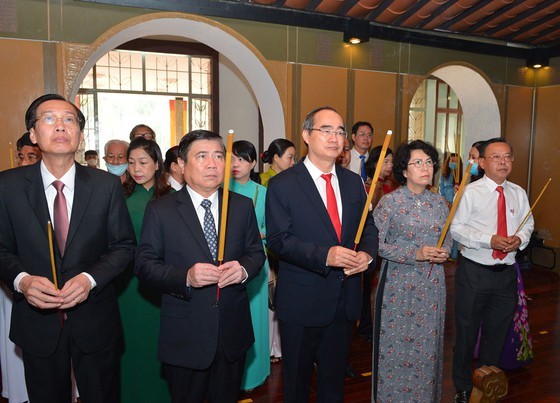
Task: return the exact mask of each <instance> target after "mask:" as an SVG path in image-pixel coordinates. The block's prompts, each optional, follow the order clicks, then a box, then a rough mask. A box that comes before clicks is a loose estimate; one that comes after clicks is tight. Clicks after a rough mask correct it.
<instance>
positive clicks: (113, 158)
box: [105, 154, 126, 164]
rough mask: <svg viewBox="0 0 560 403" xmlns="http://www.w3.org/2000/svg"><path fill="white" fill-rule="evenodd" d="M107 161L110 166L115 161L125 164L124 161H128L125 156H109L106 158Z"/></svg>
mask: <svg viewBox="0 0 560 403" xmlns="http://www.w3.org/2000/svg"><path fill="white" fill-rule="evenodd" d="M105 161H107V162H108V163H110V164H111V163H113V162H115V161H123V162H124V161H126V155H124V154H118V155H115V154H108V155H106V156H105Z"/></svg>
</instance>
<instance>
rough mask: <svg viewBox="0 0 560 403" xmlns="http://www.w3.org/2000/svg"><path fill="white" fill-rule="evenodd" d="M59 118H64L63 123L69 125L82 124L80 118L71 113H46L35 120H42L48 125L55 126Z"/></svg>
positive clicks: (41, 121)
mask: <svg viewBox="0 0 560 403" xmlns="http://www.w3.org/2000/svg"><path fill="white" fill-rule="evenodd" d="M59 119H60V120H62V123H63V124H64V125H67V126H76V125H78V124H80V119H78V117H77V116H76V115H72V114H71V113H69V114H67V115H64V116H56V115H52V114H44V115H41V116H39V117H38V118H37V119H35V122H40V123H42V124H44V125H48V126H54V125H55V124H56V122H57V121H58V120H59Z"/></svg>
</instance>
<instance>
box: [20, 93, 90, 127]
mask: <svg viewBox="0 0 560 403" xmlns="http://www.w3.org/2000/svg"><path fill="white" fill-rule="evenodd" d="M47 101H64V102H67V103H68V104H70V105H72V107H73V108H74V111H75V112H76V116H77V117H78V122H79V124H80V131H83V130H84V127H85V125H86V118H85V116H84V114H83V113H82V111H81V110H80V109H79V108H78V107H77V106H76V105H74V104H73V103H72V102H69V101H68V100H66V98H64V97H63V96H62V95H58V94H46V95H42V96H40V97H39V98H37V99H36V100H35V101H33V102H31V105H29V108H27V111H26V112H25V128H26V129H27V130H28V131H29V129H31V128H32V127H35V123H36V122H37V108H39V105H41V104H42V103H44V102H47Z"/></svg>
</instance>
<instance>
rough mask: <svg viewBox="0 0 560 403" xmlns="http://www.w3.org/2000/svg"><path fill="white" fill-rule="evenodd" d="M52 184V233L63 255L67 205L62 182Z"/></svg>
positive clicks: (66, 229) (66, 232) (66, 234)
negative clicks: (53, 196)
mask: <svg viewBox="0 0 560 403" xmlns="http://www.w3.org/2000/svg"><path fill="white" fill-rule="evenodd" d="M52 185H53V186H54V188H55V189H56V197H55V198H54V235H55V237H56V242H57V244H58V250H59V251H60V254H61V255H62V256H64V248H65V247H66V238H67V237H68V207H67V206H66V197H65V196H64V193H63V192H62V189H63V188H64V183H62V182H61V181H54V182H53V183H52Z"/></svg>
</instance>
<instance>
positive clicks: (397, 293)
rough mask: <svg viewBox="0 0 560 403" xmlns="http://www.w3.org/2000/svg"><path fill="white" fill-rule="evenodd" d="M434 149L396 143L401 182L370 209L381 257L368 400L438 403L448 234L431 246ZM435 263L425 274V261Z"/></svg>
mask: <svg viewBox="0 0 560 403" xmlns="http://www.w3.org/2000/svg"><path fill="white" fill-rule="evenodd" d="M438 162H439V158H438V152H437V150H436V149H435V148H434V147H433V146H431V145H430V144H427V143H425V142H423V141H420V140H415V141H413V142H411V143H409V144H404V145H402V146H400V147H399V149H398V150H397V153H396V155H395V164H394V167H393V174H394V175H395V179H396V180H397V181H399V182H400V183H402V185H403V186H402V187H400V188H399V189H397V190H395V191H394V192H392V193H389V194H387V195H385V196H384V197H383V198H382V199H381V201H380V202H379V204H378V205H377V207H376V208H375V210H374V212H373V216H374V219H375V224H376V226H377V228H378V229H379V255H380V256H381V258H383V263H382V265H381V274H380V281H379V287H378V289H377V295H376V299H375V319H374V348H373V374H374V379H373V400H374V401H376V402H439V401H440V400H441V379H442V369H443V331H444V321H445V274H444V271H443V265H442V264H443V262H445V261H446V260H447V258H448V257H449V250H450V248H451V238H450V236H449V235H448V236H446V239H445V243H444V246H443V247H442V248H437V247H435V246H433V245H437V242H438V239H439V237H440V234H441V231H442V229H443V226H444V224H445V221H446V218H447V215H448V213H449V209H448V208H447V206H446V204H445V200H444V199H443V198H442V197H441V196H440V195H437V194H434V193H432V192H430V191H429V190H427V189H426V186H427V185H430V184H432V179H433V175H434V172H435V171H437V166H438ZM432 264H434V267H433V270H432V273H431V276H430V278H428V273H429V271H430V266H431V265H432Z"/></svg>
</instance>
